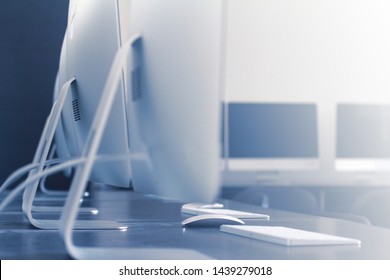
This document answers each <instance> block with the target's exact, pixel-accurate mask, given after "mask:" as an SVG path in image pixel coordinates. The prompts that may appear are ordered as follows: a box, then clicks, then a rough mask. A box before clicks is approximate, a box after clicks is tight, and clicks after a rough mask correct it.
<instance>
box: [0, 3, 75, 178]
mask: <svg viewBox="0 0 390 280" xmlns="http://www.w3.org/2000/svg"><path fill="white" fill-rule="evenodd" d="M67 12H68V0H55V1H53V0H1V1H0V182H3V181H4V179H5V178H6V176H8V174H10V173H11V172H12V171H13V170H15V169H16V168H18V167H20V166H21V165H23V164H26V163H29V162H31V160H32V158H33V155H34V149H35V147H36V145H37V143H38V140H39V136H40V133H41V130H42V128H43V125H44V122H45V119H46V117H47V115H48V114H49V111H50V106H51V102H52V93H53V85H54V80H55V75H56V72H57V68H58V61H59V55H60V50H61V44H62V39H63V35H64V32H65V28H66V21H67Z"/></svg>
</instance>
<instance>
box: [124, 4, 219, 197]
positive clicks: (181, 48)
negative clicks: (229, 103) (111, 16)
mask: <svg viewBox="0 0 390 280" xmlns="http://www.w3.org/2000/svg"><path fill="white" fill-rule="evenodd" d="M223 7H224V4H223V1H208V0H196V1H181V0H169V1H152V0H146V1H145V0H139V1H132V7H131V10H132V13H131V16H130V17H129V21H130V23H129V25H128V26H129V34H130V36H131V34H134V33H136V32H140V34H141V36H142V41H141V42H140V43H138V44H136V45H135V46H134V47H133V50H132V54H131V58H130V60H131V63H132V64H131V65H129V68H128V70H127V74H126V75H125V76H126V77H127V78H128V81H127V82H128V83H127V85H128V86H129V87H131V88H128V100H129V104H131V107H132V108H133V110H129V112H130V113H131V112H133V113H134V116H130V117H129V118H128V119H129V120H135V123H134V124H133V125H131V126H130V127H131V128H135V127H138V128H137V129H136V130H134V131H132V130H130V138H131V147H132V151H133V152H135V153H146V154H147V155H148V157H149V158H150V162H149V163H148V162H146V161H142V160H138V161H136V160H133V161H132V170H133V184H134V188H135V190H136V191H141V192H147V193H152V194H157V195H162V196H167V197H172V198H177V199H182V200H186V201H188V200H190V201H194V202H207V201H212V200H213V199H214V198H215V197H216V195H217V193H218V190H219V162H220V143H219V122H220V115H219V111H220V100H221V98H220V95H221V87H220V85H221V76H220V70H221V61H222V59H223V51H222V40H223V34H224V28H223V27H224V24H223V22H224V13H225V10H224V8H223ZM130 36H129V37H130Z"/></svg>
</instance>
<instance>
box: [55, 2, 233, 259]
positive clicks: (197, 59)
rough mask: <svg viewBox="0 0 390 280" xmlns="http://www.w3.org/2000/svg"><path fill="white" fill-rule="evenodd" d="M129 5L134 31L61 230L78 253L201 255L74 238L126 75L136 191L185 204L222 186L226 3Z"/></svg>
mask: <svg viewBox="0 0 390 280" xmlns="http://www.w3.org/2000/svg"><path fill="white" fill-rule="evenodd" d="M81 3H82V2H80V3H79V5H78V7H77V9H79V8H80V7H81ZM118 3H121V2H118ZM91 6H93V3H91ZM121 7H122V6H119V10H120V12H119V15H120V16H121V15H127V20H124V22H126V23H127V24H128V26H127V28H128V29H127V30H128V33H127V34H126V35H127V36H126V38H125V37H122V42H124V44H123V46H122V48H121V49H120V50H119V51H118V53H117V55H116V56H115V58H114V61H113V63H112V66H111V67H109V68H108V71H109V74H108V75H107V77H108V78H107V82H106V85H105V87H104V89H103V93H102V94H101V98H99V102H98V103H99V104H98V109H97V112H96V113H95V115H94V120H93V123H92V126H91V128H89V129H88V130H87V131H88V136H87V141H86V144H85V147H84V151H83V157H84V156H85V157H86V162H85V163H84V164H82V165H81V166H79V167H77V168H76V172H75V176H74V179H73V182H72V185H71V189H70V192H69V196H68V198H67V201H66V203H65V208H64V212H63V213H62V215H61V221H60V233H61V235H62V236H63V238H64V241H65V244H66V247H67V249H68V251H69V253H70V254H71V255H72V256H73V257H75V258H88V259H91V258H105V259H107V258H114V259H120V258H126V259H128V258H130V259H132V258H141V259H142V258H183V257H184V258H188V257H190V255H192V257H195V258H199V257H200V256H199V254H197V253H196V252H193V251H188V250H176V249H167V248H162V249H159V248H153V249H148V248H93V247H89V248H84V247H78V246H75V245H74V243H73V236H72V229H73V227H74V225H75V219H76V217H77V210H78V207H79V199H80V198H81V195H82V193H83V191H84V189H85V186H86V183H87V182H88V180H89V174H90V172H91V170H92V169H93V168H94V167H93V165H94V163H95V162H94V159H95V157H96V155H97V153H98V150H99V146H101V145H102V146H104V145H105V143H104V141H103V142H101V141H100V140H101V137H102V135H103V130H104V129H105V128H107V127H108V126H109V123H106V120H107V118H108V116H109V115H110V113H112V111H113V109H114V108H115V102H113V101H114V100H115V98H118V96H120V92H117V90H116V88H117V87H118V86H119V87H121V86H122V83H121V81H122V74H123V73H125V74H124V77H125V83H124V88H125V91H126V99H125V100H126V101H127V104H126V105H127V107H128V108H129V110H128V111H127V113H128V118H127V120H128V121H129V128H130V129H129V138H130V151H131V153H132V155H131V156H130V158H132V162H131V166H132V183H133V186H134V189H135V190H136V191H142V192H147V193H151V194H157V195H160V196H164V197H169V198H174V199H180V200H182V201H192V202H212V201H213V200H214V199H215V198H216V196H217V194H218V191H219V187H220V184H219V183H220V180H219V165H220V143H219V140H220V139H219V136H220V135H219V127H220V113H219V110H220V102H221V94H222V93H221V90H222V88H223V87H221V85H222V80H223V79H222V75H221V73H220V72H221V71H220V70H221V65H223V62H222V61H223V58H224V57H223V54H224V51H223V40H224V36H223V34H224V26H225V25H224V22H225V15H226V10H225V8H224V1H209V0H193V1H181V0H164V1H155V0H139V1H131V8H130V10H127V11H125V12H123V11H121ZM126 7H127V6H126ZM120 22H123V18H122V20H121V21H120ZM75 27H76V26H75ZM68 28H69V26H68ZM119 33H121V34H122V32H119ZM74 36H76V35H74ZM104 39H105V40H107V38H104ZM125 42H126V43H125ZM68 47H69V45H68ZM69 53H70V51H69V50H68V54H69ZM80 58H81V57H80ZM127 58H128V59H127ZM126 59H127V61H125V60H126ZM69 64H70V63H69V62H68V69H69V68H70V66H69ZM68 72H69V70H68ZM88 104H89V103H88ZM68 117H69V116H68ZM135 158H137V159H138V160H135ZM129 203H131V201H129ZM194 253H195V255H194Z"/></svg>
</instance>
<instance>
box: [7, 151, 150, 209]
mask: <svg viewBox="0 0 390 280" xmlns="http://www.w3.org/2000/svg"><path fill="white" fill-rule="evenodd" d="M128 157H130V158H131V159H134V158H142V159H145V156H144V155H134V154H130V153H129V154H121V155H100V156H97V157H96V161H115V160H123V159H126V158H128ZM53 161H55V160H53ZM85 161H86V158H85V157H79V158H73V159H70V160H67V161H65V162H62V163H59V164H58V165H56V166H54V167H49V168H46V169H45V170H43V171H42V172H40V173H37V174H34V175H33V176H31V177H30V178H27V180H25V181H24V182H22V183H20V184H19V185H18V186H16V187H15V188H14V189H13V190H12V191H11V192H10V193H9V194H8V196H7V197H6V198H5V199H4V200H3V201H2V202H1V204H0V212H1V211H3V210H4V208H5V207H7V206H8V205H9V203H11V202H12V201H13V200H14V199H15V197H16V196H17V195H18V194H19V193H20V192H21V191H22V190H23V189H24V188H25V187H26V186H28V185H30V184H32V183H34V182H36V181H38V180H40V179H41V178H42V177H45V176H50V175H52V174H54V173H57V172H60V171H62V170H64V169H66V168H70V167H74V166H76V165H79V164H82V163H84V162H85ZM31 165H33V164H31ZM21 169H23V170H25V169H26V167H22V168H21ZM7 181H9V180H7ZM3 185H4V184H3Z"/></svg>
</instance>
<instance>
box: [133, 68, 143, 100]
mask: <svg viewBox="0 0 390 280" xmlns="http://www.w3.org/2000/svg"><path fill="white" fill-rule="evenodd" d="M131 93H132V98H133V101H138V100H140V99H141V98H142V83H141V67H137V68H135V69H134V70H133V71H131Z"/></svg>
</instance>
